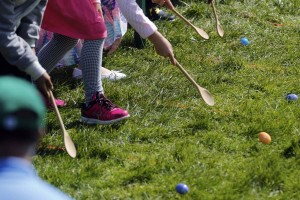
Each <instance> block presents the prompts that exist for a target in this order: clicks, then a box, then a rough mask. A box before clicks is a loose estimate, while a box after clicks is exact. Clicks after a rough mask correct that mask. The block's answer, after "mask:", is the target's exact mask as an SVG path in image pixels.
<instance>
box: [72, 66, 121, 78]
mask: <svg viewBox="0 0 300 200" xmlns="http://www.w3.org/2000/svg"><path fill="white" fill-rule="evenodd" d="M104 69H105V68H103V67H102V68H101V70H102V71H101V79H106V78H107V79H109V80H111V81H116V80H120V79H123V78H126V74H124V73H121V72H120V71H114V70H108V69H105V71H104ZM73 78H76V79H81V78H82V71H81V70H80V69H78V68H74V70H73Z"/></svg>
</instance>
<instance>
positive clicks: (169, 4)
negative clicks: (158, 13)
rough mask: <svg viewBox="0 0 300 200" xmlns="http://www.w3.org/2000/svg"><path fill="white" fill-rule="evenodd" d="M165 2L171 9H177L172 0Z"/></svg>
mask: <svg viewBox="0 0 300 200" xmlns="http://www.w3.org/2000/svg"><path fill="white" fill-rule="evenodd" d="M165 3H166V5H167V6H168V8H169V9H171V10H174V9H175V8H174V6H173V4H172V2H171V0H166V1H165Z"/></svg>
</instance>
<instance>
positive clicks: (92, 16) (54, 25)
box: [42, 0, 107, 40]
mask: <svg viewBox="0 0 300 200" xmlns="http://www.w3.org/2000/svg"><path fill="white" fill-rule="evenodd" d="M42 28H43V29H45V30H47V31H51V32H54V33H58V34H61V35H65V36H68V37H71V38H77V39H87V40H95V39H103V38H106V36H107V31H106V27H105V22H104V20H103V19H102V18H101V17H100V15H99V13H98V12H97V10H96V8H95V6H94V5H93V3H92V2H91V0H49V1H48V4H47V6H46V11H45V14H44V18H43V22H42Z"/></svg>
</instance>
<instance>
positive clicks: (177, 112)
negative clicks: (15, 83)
mask: <svg viewBox="0 0 300 200" xmlns="http://www.w3.org/2000/svg"><path fill="white" fill-rule="evenodd" d="M176 8H177V10H178V11H179V12H180V13H182V14H183V15H184V16H186V17H187V18H188V19H190V20H191V21H192V22H193V23H194V24H195V25H196V26H198V27H199V28H202V29H204V30H205V31H206V32H207V33H208V34H209V36H210V39H209V40H204V39H202V38H201V37H199V36H198V35H197V34H196V33H195V32H194V31H193V29H192V28H191V27H189V26H187V25H186V24H185V23H184V22H183V21H182V20H180V19H179V18H177V20H176V21H174V22H172V23H169V22H155V23H156V24H157V26H158V28H159V30H160V31H161V33H163V35H165V36H166V37H167V38H168V39H169V41H170V42H171V43H172V45H173V47H174V52H175V55H176V57H177V59H178V61H179V62H180V63H181V64H182V66H183V67H184V68H185V69H186V70H187V71H188V72H189V73H190V74H191V76H192V77H193V78H194V79H195V81H196V82H197V83H198V84H199V85H201V86H202V87H205V88H206V89H208V90H209V91H210V92H211V93H212V94H213V96H214V98H215V102H216V104H215V106H212V107H211V106H208V105H206V104H205V103H204V102H203V100H202V99H201V97H200V95H199V93H198V92H197V91H196V89H195V87H194V86H193V85H192V84H191V83H190V82H189V81H188V80H187V79H186V78H185V77H184V76H183V74H182V73H181V72H180V70H179V69H178V68H176V67H175V66H172V65H171V64H170V63H169V62H168V60H166V59H164V58H162V57H159V56H158V55H155V51H154V49H153V46H152V45H151V44H150V43H147V46H146V48H145V49H142V50H140V49H136V48H134V47H133V31H132V30H129V31H128V34H127V35H126V36H125V37H124V40H123V42H122V46H121V47H120V49H119V51H118V52H117V53H115V54H114V55H113V56H111V57H106V58H105V60H104V61H105V66H106V67H107V68H109V69H114V70H116V69H122V70H123V72H124V73H126V74H127V75H128V77H127V78H126V79H124V80H121V81H116V82H111V81H108V80H104V81H103V85H104V89H105V94H106V96H107V97H108V98H109V99H110V100H111V101H112V102H114V103H116V104H117V105H119V106H121V107H123V108H126V109H128V111H129V112H130V115H131V117H130V118H129V119H128V120H127V121H125V122H122V123H119V124H115V125H107V126H104V125H98V126H88V125H85V124H82V123H80V122H79V118H80V104H81V103H82V102H83V101H84V91H83V85H82V81H80V80H74V79H72V78H71V73H72V68H73V67H75V66H71V67H68V68H62V69H57V70H55V71H54V72H53V73H52V74H51V75H52V79H53V81H54V83H55V91H54V93H55V96H57V97H58V98H61V99H64V100H66V101H67V102H68V106H67V107H66V108H62V109H60V112H61V115H62V118H63V120H64V123H65V126H66V129H67V130H68V133H69V134H70V135H71V137H72V139H73V140H74V142H75V143H76V146H77V151H78V156H77V158H75V159H72V158H70V157H69V156H68V154H67V153H66V152H64V151H61V150H59V148H62V147H64V146H63V142H62V137H61V130H60V127H59V123H58V120H57V118H56V116H55V113H54V112H51V111H49V112H48V116H47V122H48V134H47V135H46V136H45V137H44V138H43V139H42V141H41V145H40V146H39V150H38V154H37V156H35V157H34V164H35V166H36V168H37V170H38V172H39V174H40V176H41V177H42V178H44V179H45V180H47V181H48V182H50V183H51V184H53V185H55V186H57V187H59V188H60V189H61V190H63V191H64V192H66V193H68V194H70V195H71V196H72V197H74V198H75V199H95V200H96V199H203V200H204V199H205V200H206V199H300V192H299V191H300V176H299V173H300V170H299V166H300V157H299V156H300V151H299V145H298V141H299V139H300V132H299V130H300V123H299V119H300V109H299V107H300V103H299V101H294V102H288V101H287V100H286V98H285V97H286V95H287V94H289V93H295V94H298V95H300V87H299V76H300V69H299V67H300V51H299V50H300V48H299V44H300V43H299V41H300V9H299V8H300V1H299V0H268V1H266V0H261V1H257V0H225V1H224V3H223V4H220V3H219V0H218V3H217V5H216V8H217V12H218V14H219V20H220V22H221V24H222V26H223V29H224V31H225V35H224V37H223V38H220V37H219V36H218V35H217V32H216V28H215V21H214V18H213V13H212V9H211V7H210V6H209V5H207V4H206V3H205V2H204V1H202V0H185V4H180V5H178V6H177V7H176ZM242 37H247V38H248V39H249V41H250V44H249V45H248V46H243V45H241V44H240V39H241V38H242ZM260 131H265V132H268V133H269V134H270V135H271V137H272V142H271V143H270V144H269V145H264V144H262V143H260V142H259V140H258V133H259V132H260ZM49 146H54V147H57V148H58V149H57V148H49ZM180 182H183V183H185V184H187V185H188V187H189V192H188V193H187V194H185V195H180V194H178V193H177V192H176V191H175V186H176V184H178V183H180Z"/></svg>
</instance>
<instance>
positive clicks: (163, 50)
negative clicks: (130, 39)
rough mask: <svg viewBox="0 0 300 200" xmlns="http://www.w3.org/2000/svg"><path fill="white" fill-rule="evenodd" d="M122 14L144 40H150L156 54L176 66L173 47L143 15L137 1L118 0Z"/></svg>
mask: <svg viewBox="0 0 300 200" xmlns="http://www.w3.org/2000/svg"><path fill="white" fill-rule="evenodd" d="M117 2H118V5H119V7H120V10H121V12H122V13H123V15H124V16H125V18H126V19H127V21H128V23H129V24H130V25H131V26H132V27H133V28H134V29H135V30H136V31H137V32H138V34H139V35H140V36H141V37H142V38H144V39H145V38H148V39H149V41H150V42H151V43H152V44H153V45H154V48H155V50H156V53H157V54H158V55H161V56H163V57H168V58H169V59H170V61H171V63H172V64H174V65H175V64H176V59H175V58H174V53H173V49H172V45H171V44H170V42H169V41H168V40H167V39H166V38H165V37H164V36H163V35H162V34H161V33H160V32H158V30H157V27H156V26H155V24H154V23H153V22H151V21H150V20H149V19H148V18H147V17H146V16H145V14H144V13H143V10H142V9H141V8H140V7H139V6H138V5H137V3H136V1H135V0H127V1H124V0H117Z"/></svg>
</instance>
